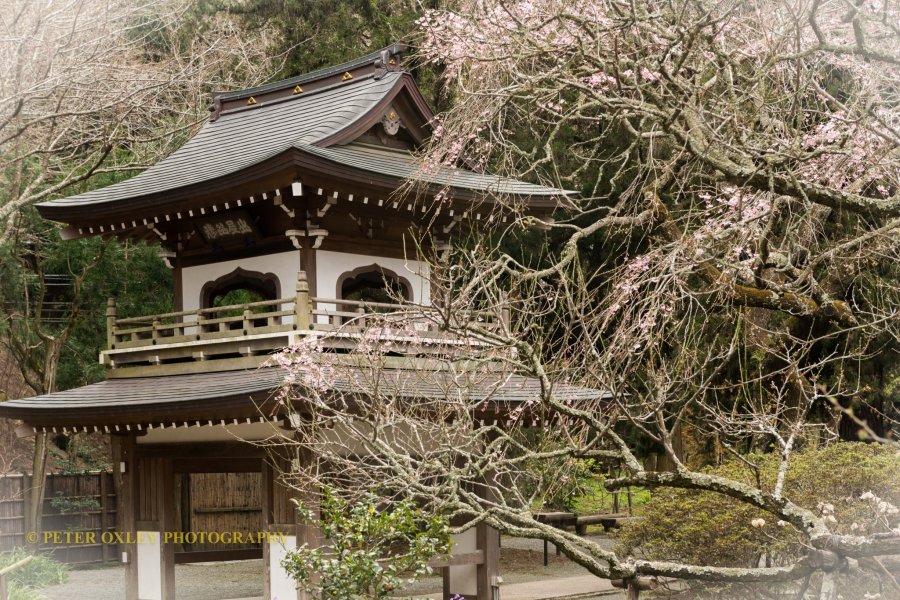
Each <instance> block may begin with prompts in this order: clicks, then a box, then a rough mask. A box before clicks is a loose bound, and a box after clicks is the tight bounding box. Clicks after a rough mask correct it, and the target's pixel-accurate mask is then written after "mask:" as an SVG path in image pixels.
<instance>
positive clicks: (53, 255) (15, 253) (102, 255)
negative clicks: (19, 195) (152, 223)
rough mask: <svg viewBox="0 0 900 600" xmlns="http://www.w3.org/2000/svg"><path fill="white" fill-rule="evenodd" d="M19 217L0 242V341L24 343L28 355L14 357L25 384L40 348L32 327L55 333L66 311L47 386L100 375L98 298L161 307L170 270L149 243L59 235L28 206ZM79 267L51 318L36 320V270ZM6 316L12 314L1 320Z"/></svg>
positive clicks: (121, 310)
mask: <svg viewBox="0 0 900 600" xmlns="http://www.w3.org/2000/svg"><path fill="white" fill-rule="evenodd" d="M20 224H21V226H22V229H21V234H20V235H19V236H18V237H17V238H15V239H14V240H12V241H10V242H9V243H7V244H5V245H4V246H2V247H0V254H2V261H0V307H2V308H0V312H2V313H3V317H4V318H3V319H0V335H2V336H4V337H5V338H6V339H5V340H4V341H3V343H4V344H5V345H7V346H8V347H9V345H10V344H13V343H15V342H19V343H20V345H22V346H31V348H30V350H29V351H28V356H18V355H17V356H16V358H17V360H18V362H19V364H20V366H22V367H23V368H24V370H26V371H28V373H26V377H28V378H29V381H30V383H31V382H32V381H37V382H40V380H41V379H42V378H43V367H44V356H43V352H44V349H43V348H42V347H40V345H39V344H37V340H38V336H37V334H38V328H40V330H41V331H43V332H44V333H46V334H49V335H57V334H58V333H59V332H60V331H62V329H63V328H64V327H65V326H66V324H67V322H68V320H69V319H73V318H74V326H73V328H72V331H71V333H70V335H69V337H68V339H67V341H66V344H65V347H64V348H63V349H62V352H61V357H60V363H59V368H58V372H57V379H56V385H55V387H56V389H69V388H72V387H77V386H80V385H87V384H90V383H95V382H97V381H100V380H101V379H102V378H103V375H104V372H103V367H102V366H101V365H99V364H98V361H97V353H98V352H99V350H101V349H102V348H104V347H105V345H106V299H107V298H108V297H115V298H116V301H117V305H118V314H119V316H135V315H138V314H152V313H159V312H168V311H170V310H171V309H172V290H171V285H172V283H171V282H172V276H171V272H170V271H169V270H168V269H167V268H166V267H165V265H164V264H163V262H162V260H161V259H160V258H159V256H158V254H157V250H156V249H155V248H152V247H150V246H147V245H144V244H133V243H126V244H124V245H123V244H119V243H118V242H115V241H107V240H103V239H100V238H95V237H91V238H86V239H80V240H72V241H63V240H62V239H61V238H60V236H59V232H58V231H57V230H56V228H55V227H53V226H51V225H49V224H47V223H44V222H41V221H40V220H39V219H38V218H37V216H36V214H34V212H33V211H31V210H28V211H27V212H26V213H24V214H23V218H22V220H21V221H20ZM82 274H84V279H83V282H82V284H81V287H80V289H77V290H76V289H75V286H74V285H70V286H69V287H68V288H66V289H65V290H64V291H63V292H62V294H63V296H61V297H60V298H59V299H60V300H62V301H63V302H64V308H63V309H62V313H61V314H60V315H59V318H58V319H55V320H53V321H48V320H47V319H41V320H38V319H37V317H38V315H36V314H35V313H34V311H35V309H36V306H37V304H36V303H37V298H36V295H39V294H40V279H41V277H46V276H50V275H61V276H65V277H68V278H71V279H74V278H76V277H79V276H81V275H82ZM14 315H15V316H16V319H15V320H14V321H8V320H7V319H9V317H10V316H14ZM73 315H74V317H73ZM45 316H46V315H45ZM13 325H14V326H15V328H14V329H11V327H13ZM10 336H12V337H10ZM12 338H15V339H12ZM37 391H40V390H37Z"/></svg>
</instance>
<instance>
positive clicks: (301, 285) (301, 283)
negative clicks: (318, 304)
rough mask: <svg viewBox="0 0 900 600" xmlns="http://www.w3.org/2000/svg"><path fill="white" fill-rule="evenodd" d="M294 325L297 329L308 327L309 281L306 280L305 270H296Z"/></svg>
mask: <svg viewBox="0 0 900 600" xmlns="http://www.w3.org/2000/svg"><path fill="white" fill-rule="evenodd" d="M294 325H295V327H296V328H297V329H309V283H308V282H307V281H306V271H297V300H296V301H295V303H294Z"/></svg>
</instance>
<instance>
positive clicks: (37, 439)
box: [25, 433, 47, 550]
mask: <svg viewBox="0 0 900 600" xmlns="http://www.w3.org/2000/svg"><path fill="white" fill-rule="evenodd" d="M31 472H32V477H31V489H30V490H28V494H27V496H26V498H27V504H26V506H25V525H26V526H25V530H26V532H32V531H34V532H36V533H37V534H38V538H36V539H40V534H41V525H42V520H43V515H44V490H45V488H46V485H47V434H46V433H36V434H35V435H34V456H33V458H32V462H31ZM28 546H29V548H30V549H31V550H36V549H37V546H38V542H34V543H33V542H30V541H29V542H28Z"/></svg>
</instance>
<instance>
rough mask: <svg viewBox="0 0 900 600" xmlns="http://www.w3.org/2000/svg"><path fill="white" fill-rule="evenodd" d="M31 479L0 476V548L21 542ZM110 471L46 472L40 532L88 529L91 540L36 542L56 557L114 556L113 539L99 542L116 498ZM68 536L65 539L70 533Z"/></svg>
mask: <svg viewBox="0 0 900 600" xmlns="http://www.w3.org/2000/svg"><path fill="white" fill-rule="evenodd" d="M30 488H31V481H30V477H29V476H27V475H5V476H2V477H0V552H5V551H10V550H14V549H15V548H21V547H22V546H24V545H25V543H26V539H25V535H26V534H27V533H28V532H26V531H25V500H26V498H27V496H28V494H29V493H30ZM115 498H116V496H115V486H114V485H113V481H112V473H108V472H97V473H82V474H77V475H57V474H51V475H48V476H47V487H46V493H45V494H44V506H43V517H42V518H43V530H44V532H59V533H60V534H61V535H63V536H64V535H65V534H66V532H68V533H69V534H70V535H72V534H74V533H75V532H82V533H84V534H88V533H92V534H93V536H94V538H95V540H96V542H95V543H78V544H76V543H65V542H63V543H49V544H41V547H42V549H45V550H48V551H50V552H51V553H52V554H53V556H54V557H55V558H56V559H57V560H61V561H63V562H68V563H94V562H101V561H104V560H112V559H114V558H116V557H117V556H118V553H117V552H116V546H115V545H114V544H103V543H102V542H103V537H104V536H103V534H104V533H107V532H113V531H115V525H116V514H115V513H116V508H115V507H116V501H115ZM70 541H72V540H71V538H70Z"/></svg>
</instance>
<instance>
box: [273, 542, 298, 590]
mask: <svg viewBox="0 0 900 600" xmlns="http://www.w3.org/2000/svg"><path fill="white" fill-rule="evenodd" d="M283 539H284V543H282V542H281V541H280V540H279V539H278V538H277V536H273V537H272V538H271V540H272V541H271V542H270V543H269V598H271V599H272V600H293V599H294V598H296V597H297V582H296V581H294V580H293V579H291V577H290V575H288V574H287V572H285V570H284V569H282V568H281V561H282V559H284V557H285V556H286V555H287V553H288V552H290V551H291V550H294V549H295V548H296V547H297V537H296V536H293V535H287V536H284V538H283Z"/></svg>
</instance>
